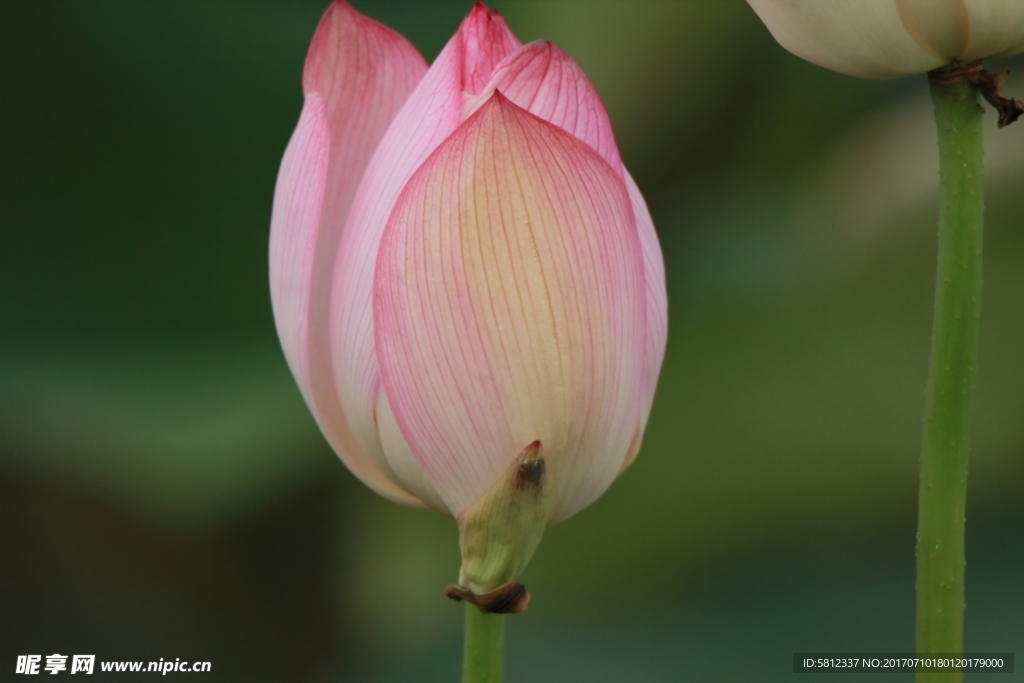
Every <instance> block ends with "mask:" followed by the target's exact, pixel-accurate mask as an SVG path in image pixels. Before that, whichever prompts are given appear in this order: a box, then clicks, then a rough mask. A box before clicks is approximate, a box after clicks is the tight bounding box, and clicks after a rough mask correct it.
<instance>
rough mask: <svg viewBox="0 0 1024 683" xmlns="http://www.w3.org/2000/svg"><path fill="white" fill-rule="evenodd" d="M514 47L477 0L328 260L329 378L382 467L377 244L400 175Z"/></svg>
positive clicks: (377, 159)
mask: <svg viewBox="0 0 1024 683" xmlns="http://www.w3.org/2000/svg"><path fill="white" fill-rule="evenodd" d="M517 47H519V41H517V40H516V38H515V36H513V35H512V33H511V31H510V30H509V28H508V26H507V25H506V24H505V21H504V20H503V19H502V18H501V17H500V16H499V15H498V14H497V13H494V12H490V11H488V10H487V8H485V7H484V6H483V5H481V4H479V3H478V4H477V5H476V6H475V7H474V8H473V10H472V11H471V12H470V13H469V15H468V16H467V17H466V19H465V20H464V21H463V22H462V25H461V26H460V27H459V30H458V32H456V34H455V36H453V37H452V39H451V40H450V41H449V42H448V44H447V45H446V46H445V48H444V50H442V51H441V54H440V55H438V58H437V60H436V61H435V62H434V64H433V65H432V66H431V67H430V69H429V70H428V71H427V73H426V75H425V76H424V77H423V79H422V81H421V82H420V83H419V85H418V86H417V88H416V89H415V91H413V93H412V94H411V95H410V96H409V99H408V101H407V102H406V103H405V106H404V107H403V108H402V110H401V111H400V112H399V113H398V115H397V116H396V117H395V120H394V121H393V122H392V124H391V126H390V128H389V129H388V131H387V133H386V134H385V135H384V138H383V139H382V140H381V142H380V145H379V147H378V149H377V152H376V154H375V155H374V157H373V159H372V160H371V162H370V164H369V166H368V168H367V170H366V173H365V175H364V177H363V180H362V183H361V184H360V186H359V189H358V191H357V194H356V197H355V200H354V201H353V204H352V210H351V213H350V216H349V219H348V223H347V224H346V229H345V234H344V236H343V238H342V242H341V246H340V249H339V251H338V256H337V260H336V262H335V263H334V264H333V268H334V273H335V277H334V282H333V288H332V292H331V301H332V305H331V315H332V318H331V321H330V326H331V334H332V337H331V344H332V349H333V358H334V377H335V381H336V384H337V387H338V394H339V397H340V400H341V405H342V407H343V408H344V410H345V414H346V416H348V418H349V424H351V425H352V430H353V433H354V434H355V437H356V439H357V440H358V441H359V443H360V445H361V446H362V448H363V450H364V451H365V452H366V453H368V454H369V455H370V457H371V458H373V459H374V461H375V462H377V463H378V464H379V465H380V466H381V467H382V468H386V467H389V465H388V457H387V455H386V454H385V452H384V451H383V450H382V447H381V442H380V438H379V435H378V425H377V420H376V416H375V410H376V407H377V405H378V396H377V393H378V387H379V384H380V375H379V372H378V369H377V361H376V357H375V351H374V346H373V329H372V321H373V312H372V300H373V290H372V288H373V270H374V264H375V262H376V257H377V247H378V245H379V244H380V238H381V235H382V234H383V232H384V226H385V224H386V222H387V219H388V216H389V215H390V214H391V210H392V208H393V207H394V205H395V201H396V199H397V197H398V194H399V192H400V191H401V189H402V187H403V186H404V185H405V183H406V181H408V179H409V177H410V176H411V175H412V173H413V171H415V170H416V168H417V167H419V165H420V164H421V163H423V161H424V160H425V159H426V158H427V156H429V155H430V153H431V152H433V151H434V149H435V148H436V147H437V146H438V145H439V144H441V142H442V141H443V140H444V139H445V138H447V137H448V136H449V135H450V134H451V133H452V131H454V130H455V128H456V127H458V125H459V112H460V106H461V102H462V97H463V93H464V91H465V90H470V91H472V90H474V89H477V88H479V87H482V85H483V83H484V82H486V78H487V77H489V76H490V74H491V71H493V69H494V66H495V65H496V64H498V63H499V62H500V61H501V60H502V59H503V58H504V57H505V56H506V55H507V54H509V53H510V52H512V51H513V50H515V49H516V48H517ZM401 469H405V468H401Z"/></svg>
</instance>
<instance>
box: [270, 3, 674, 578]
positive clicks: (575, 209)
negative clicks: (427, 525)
mask: <svg viewBox="0 0 1024 683" xmlns="http://www.w3.org/2000/svg"><path fill="white" fill-rule="evenodd" d="M303 90H304V92H305V105H304V107H303V110H302V114H301V116H300V119H299V123H298V126H297V128H296V130H295V133H294V135H293V137H292V140H291V142H290V143H289V145H288V149H287V150H286V152H285V155H284V159H283V161H282V164H281V170H280V174H279V177H278V183H277V188H276V191H275V196H274V210H273V217H272V224H271V241H270V280H271V293H272V300H273V307H274V315H275V319H276V323H277V329H278V334H279V336H280V339H281V344H282V347H283V348H284V352H285V355H286V357H287V360H288V363H289V366H290V368H291V370H292V372H293V374H294V375H295V377H296V380H297V382H298V384H299V386H300V388H301V390H302V393H303V396H304V397H305V399H306V402H307V403H308V405H309V406H310V408H311V410H312V412H313V414H314V415H315V417H316V420H317V423H318V424H319V426H320V428H321V430H322V431H323V432H324V434H325V436H326V437H327V439H328V441H329V442H330V444H331V446H332V447H333V448H334V450H335V451H336V452H337V453H338V455H339V456H340V457H341V459H342V460H343V461H344V462H345V464H346V465H347V466H348V467H349V468H350V469H351V470H352V471H353V472H354V473H355V474H356V475H357V476H358V477H359V478H360V479H362V480H363V481H364V482H365V483H366V484H367V485H369V486H370V487H371V488H373V489H374V490H376V491H377V492H379V493H380V494H382V495H384V496H386V497H388V498H390V499H392V500H395V501H398V502H402V503H406V504H412V505H421V506H428V507H431V508H434V509H436V510H439V511H442V512H445V513H447V514H450V515H452V516H454V517H456V518H457V519H458V520H459V522H460V530H461V531H462V532H463V537H462V541H463V576H462V581H461V583H462V584H463V585H464V586H466V587H468V588H469V589H470V590H471V591H473V592H476V593H481V592H485V591H488V590H491V589H493V588H494V587H495V585H496V584H497V583H501V582H503V581H508V580H512V579H514V578H515V574H517V572H518V570H519V569H521V565H522V564H525V561H526V559H528V556H529V554H530V553H532V550H533V547H535V545H536V541H537V540H539V531H536V529H533V527H537V526H538V525H539V526H540V527H541V528H542V527H543V525H544V524H545V523H547V524H553V523H556V522H558V521H561V520H564V519H566V518H567V517H569V516H570V515H572V514H574V513H575V512H577V511H578V510H580V509H581V508H583V507H584V506H586V505H588V504H589V503H591V502H592V501H593V500H595V499H596V498H597V497H598V496H599V495H601V493H602V492H603V491H604V490H605V489H606V488H607V487H608V486H609V485H610V484H611V482H612V481H613V480H614V479H615V478H616V476H618V474H619V473H620V472H621V471H622V470H623V469H624V468H625V467H626V466H628V465H629V463H630V462H631V461H632V459H633V458H634V457H635V455H636V452H637V450H638V448H639V446H640V440H641V435H642V433H643V429H644V425H645V423H646V421H647V417H648V413H649V411H650V406H651V401H652V397H653V394H654V388H655V384H656V382H657V376H658V372H659V369H660V365H661V360H662V356H663V353H664V347H665V335H666V297H665V285H664V273H663V266H662V259H661V252H660V249H659V247H658V241H657V237H656V235H655V231H654V227H653V225H652V223H651V219H650V216H649V214H648V211H647V208H646V206H645V205H644V201H643V199H642V197H641V195H640V193H639V191H638V190H637V187H636V185H635V184H634V182H633V180H632V179H631V178H630V176H629V174H628V173H627V172H626V170H625V168H624V167H623V165H622V161H621V160H620V158H619V153H618V149H617V147H616V145H615V141H614V138H613V135H612V130H611V125H610V123H609V121H608V117H607V114H606V113H605V110H604V107H603V105H602V104H601V102H600V99H599V98H598V96H597V94H596V92H595V91H594V89H593V86H592V85H591V84H590V82H589V81H588V80H587V78H586V76H585V75H584V74H583V72H582V70H581V69H580V67H579V66H578V65H577V64H576V63H575V62H574V61H573V60H572V59H571V58H569V57H568V56H567V55H566V54H565V53H564V52H562V51H561V50H559V49H558V48H557V47H555V46H553V45H551V44H550V43H547V42H534V43H529V44H527V45H522V44H520V42H519V41H518V40H517V39H516V38H515V36H514V35H513V34H512V33H511V31H510V30H509V28H508V26H507V25H506V24H505V22H504V20H503V19H502V18H501V17H500V16H499V15H498V14H497V13H494V12H491V11H489V10H487V8H485V7H484V6H482V5H480V4H478V5H477V6H475V7H474V8H473V10H472V11H471V12H470V14H469V15H468V16H467V17H466V19H465V20H464V21H463V23H462V25H461V26H460V27H459V30H458V32H457V33H456V34H455V36H454V37H453V38H452V39H451V40H450V41H449V43H448V44H447V46H446V47H445V48H444V50H443V51H442V52H441V54H440V55H439V56H438V58H437V60H436V61H435V62H434V64H433V65H432V66H431V67H430V68H429V69H428V68H427V66H426V64H425V62H424V61H423V59H422V58H421V57H420V56H419V54H418V53H417V52H416V50H415V49H414V48H413V47H412V46H411V45H410V44H409V43H408V42H407V41H406V40H405V39H404V38H402V37H401V36H399V35H398V34H397V33H395V32H393V31H392V30H390V29H388V28H386V27H384V26H382V25H380V24H378V23H376V22H374V21H373V20H371V19H369V18H367V17H364V16H362V15H360V14H359V13H357V12H356V11H355V10H353V9H352V8H351V7H350V6H348V5H347V4H346V3H344V2H336V3H335V4H333V5H332V6H331V7H330V8H329V9H328V11H327V13H326V14H325V15H324V17H323V19H322V20H321V23H320V25H319V27H318V28H317V31H316V34H315V36H314V38H313V42H312V45H311V47H310V50H309V55H308V57H307V60H306V66H305V70H304V73H303ZM537 462H540V467H539V468H536V467H533V464H532V463H537ZM531 467H533V469H530V468H531ZM516 468H519V470H518V471H519V474H520V476H521V477H522V476H525V477H526V479H527V480H535V481H536V482H540V481H541V477H542V486H543V496H542V497H543V503H542V504H538V505H537V506H535V508H536V514H533V518H534V519H533V521H532V522H530V523H529V524H530V525H532V526H531V529H533V530H528V532H524V533H526V535H527V536H529V537H530V539H529V540H528V541H525V542H524V543H525V545H526V546H529V547H527V548H526V549H525V550H524V551H523V553H522V554H524V555H525V557H521V558H519V559H518V560H515V561H513V562H511V564H512V565H515V566H514V567H513V568H512V569H509V568H508V567H506V568H505V569H503V570H501V571H499V572H497V573H494V572H491V573H490V574H487V573H486V572H484V573H483V574H481V573H479V572H477V573H476V574H474V570H472V568H469V569H467V563H470V564H472V563H471V562H470V560H467V546H472V545H473V543H474V542H476V541H474V539H472V538H469V537H467V535H466V534H467V533H469V532H467V529H469V528H470V527H473V525H474V524H478V523H479V522H480V515H481V514H482V513H481V510H483V509H484V508H485V507H486V508H487V509H488V510H499V513H500V510H502V509H505V508H502V503H495V502H494V501H495V500H497V498H495V496H498V498H501V497H502V496H504V497H505V498H507V497H508V496H507V495H506V494H504V493H501V492H502V491H505V490H506V489H509V486H506V485H505V484H503V483H502V482H507V481H512V480H510V479H509V473H510V472H512V473H515V472H516ZM524 468H526V469H524ZM524 472H525V473H526V474H525V475H524V474H523V473H524ZM513 479H514V477H513ZM514 488H515V486H512V489H514ZM509 490H511V489H509ZM505 498H502V500H505ZM506 502H507V501H506ZM506 507H507V506H506ZM506 512H507V511H506ZM488 514H490V513H488ZM501 514H504V513H501ZM508 514H512V513H508ZM513 517H516V518H517V519H518V518H520V517H524V515H522V514H518V516H516V515H515V514H513ZM526 517H529V515H526ZM474 520H476V521H474ZM524 523H525V522H524ZM485 526H486V525H485ZM492 526H493V525H492ZM487 533H492V534H493V533H495V532H494V529H493V528H492V529H491V530H490V531H489V532H487ZM509 533H512V535H515V533H518V532H514V531H512V532H509ZM484 535H486V534H484ZM477 541H479V536H478V537H477ZM485 574H486V576H485ZM481 577H482V578H481Z"/></svg>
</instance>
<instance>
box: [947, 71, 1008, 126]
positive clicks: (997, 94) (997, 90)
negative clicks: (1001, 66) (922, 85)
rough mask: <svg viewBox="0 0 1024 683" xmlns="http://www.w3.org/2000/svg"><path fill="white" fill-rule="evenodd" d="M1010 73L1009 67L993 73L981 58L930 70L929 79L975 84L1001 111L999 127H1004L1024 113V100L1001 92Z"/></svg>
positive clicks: (990, 102) (997, 109)
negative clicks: (983, 63)
mask: <svg viewBox="0 0 1024 683" xmlns="http://www.w3.org/2000/svg"><path fill="white" fill-rule="evenodd" d="M1008 73H1010V70H1009V69H1006V70H1005V71H1000V72H999V73H993V72H991V71H989V70H988V69H986V68H985V67H984V66H982V64H981V60H980V59H979V60H976V61H973V62H967V63H966V64H950V65H948V66H944V67H942V68H941V69H935V70H934V71H929V72H928V79H929V80H930V81H932V82H933V83H938V84H939V85H950V84H952V83H960V82H962V81H969V82H970V83H972V84H974V86H975V87H976V88H978V90H979V91H981V95H982V97H984V98H985V99H986V100H988V103H989V104H991V105H992V106H993V107H995V108H996V111H998V112H999V127H1000V128H1003V127H1004V126H1008V125H1010V124H1011V123H1013V122H1014V121H1016V120H1017V119H1018V118H1020V116H1021V115H1022V114H1024V102H1021V101H1020V100H1018V99H1014V98H1012V97H1006V96H1004V95H1003V93H1002V92H1001V91H1002V89H1003V82H1004V81H1005V80H1006V74H1008Z"/></svg>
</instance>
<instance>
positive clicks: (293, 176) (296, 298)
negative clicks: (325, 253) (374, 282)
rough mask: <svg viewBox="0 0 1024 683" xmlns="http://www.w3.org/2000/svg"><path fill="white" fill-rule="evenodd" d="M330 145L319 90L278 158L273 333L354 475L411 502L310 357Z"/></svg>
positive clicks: (308, 98) (272, 221) (322, 426)
mask: <svg viewBox="0 0 1024 683" xmlns="http://www.w3.org/2000/svg"><path fill="white" fill-rule="evenodd" d="M329 149H330V133H329V131H328V128H327V109H326V107H325V106H324V101H323V99H322V98H321V97H320V95H319V94H317V93H315V92H314V93H310V94H309V95H307V96H306V103H305V106H303V108H302V114H301V116H300V117H299V123H298V126H296V128H295V132H294V133H293V135H292V139H291V141H290V142H289V143H288V148H287V149H286V150H285V153H284V158H283V159H282V160H281V170H280V172H279V173H278V176H277V186H276V188H275V189H274V209H273V213H272V215H271V219H270V294H271V302H272V305H273V309H274V321H275V323H276V325H277V334H278V337H280V339H281V347H282V348H283V350H284V355H285V358H286V359H287V361H288V366H289V368H291V371H292V374H293V375H294V376H295V379H296V381H297V382H298V385H299V389H300V390H301V391H302V395H303V398H305V399H306V403H307V404H308V405H309V407H310V410H311V411H312V412H313V415H314V417H315V418H316V421H317V423H318V424H319V425H320V429H321V430H322V431H323V433H324V436H325V437H326V438H327V440H328V442H329V443H330V444H331V447H332V448H334V450H335V452H337V453H338V454H339V455H340V456H341V458H342V459H343V460H344V461H345V463H346V464H347V465H348V467H349V468H350V469H351V470H352V471H353V472H354V473H355V474H356V476H358V477H359V478H360V479H362V480H363V481H364V482H366V484H367V485H369V486H370V487H371V488H373V489H374V490H375V491H377V492H378V493H380V494H381V495H383V496H386V497H388V498H390V499H392V500H395V501H398V502H403V503H406V504H416V503H417V502H418V501H417V500H416V499H415V498H413V497H412V496H410V495H409V494H408V493H406V492H405V491H403V490H402V489H400V488H399V487H398V486H396V485H395V484H393V483H392V482H391V481H390V480H389V479H388V478H387V477H385V476H384V475H383V474H381V472H380V470H378V469H377V468H376V467H375V466H374V465H373V464H372V463H371V462H369V461H368V460H367V459H366V457H365V456H364V455H363V454H362V452H361V451H360V449H359V447H358V445H357V444H356V443H355V440H354V439H353V438H352V434H351V432H350V431H349V430H348V427H347V425H346V423H345V420H344V416H342V415H341V411H340V407H338V406H337V405H336V404H337V401H334V403H333V404H332V403H331V399H332V397H333V395H334V394H333V387H332V386H331V385H330V382H329V375H327V374H325V373H323V372H320V371H318V370H317V367H316V366H317V365H318V363H317V361H316V359H315V358H313V357H311V356H312V354H315V353H316V351H315V349H313V348H311V345H310V339H309V333H310V327H311V321H310V318H309V313H310V308H309V300H310V295H311V292H310V289H311V286H312V283H311V278H310V273H311V272H312V269H313V263H314V260H315V258H316V243H317V239H316V238H317V233H318V230H319V224H320V210H321V206H322V203H323V196H324V189H325V185H326V179H327V167H328V150H329ZM325 379H326V380H328V381H327V382H325V381H324V380H325Z"/></svg>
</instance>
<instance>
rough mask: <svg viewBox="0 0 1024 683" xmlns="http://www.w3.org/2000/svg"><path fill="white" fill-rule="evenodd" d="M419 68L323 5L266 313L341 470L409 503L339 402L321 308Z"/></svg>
mask: <svg viewBox="0 0 1024 683" xmlns="http://www.w3.org/2000/svg"><path fill="white" fill-rule="evenodd" d="M426 68H427V67H426V63H425V62H424V61H423V58H422V57H421V56H420V55H419V53H417V52H416V49H415V48H414V47H413V46H412V45H411V44H410V43H409V42H408V41H406V40H405V39H404V38H402V37H401V36H400V35H398V34H397V33H395V32H394V31H392V30H391V29H389V28H387V27H385V26H382V25H380V24H378V23H377V22H375V21H373V20H372V19H369V18H368V17H364V16H362V15H361V14H359V13H358V12H356V11H355V10H353V9H352V8H351V7H350V6H349V5H348V4H347V3H345V2H340V1H338V2H335V3H333V4H332V5H331V6H330V7H329V8H328V10H327V12H326V13H325V14H324V16H323V18H322V19H321V20H320V23H319V25H318V26H317V30H316V33H315V34H314V36H313V41H312V43H311V45H310V49H309V53H308V55H307V57H306V65H305V68H304V71H303V90H304V91H305V92H306V107H305V108H304V110H303V115H302V118H301V119H300V123H299V127H298V129H297V130H296V133H295V136H294V137H293V141H292V143H291V145H290V146H289V150H288V152H286V154H285V159H284V161H283V162H282V168H281V174H280V176H279V180H278V187H277V190H276V192H275V198H274V217H273V219H272V229H271V293H272V296H273V299H274V314H275V319H276V321H277V327H278V333H279V335H280V337H281V340H282V346H283V347H284V350H285V356H286V357H287V359H288V362H289V365H290V366H291V369H292V372H293V374H294V375H295V378H296V380H297V381H298V383H299V385H300V388H301V390H302V393H303V396H304V397H305V398H306V402H307V403H308V404H309V407H310V409H311V410H312V412H313V414H314V416H315V417H316V420H317V423H318V424H319V425H320V428H321V430H322V431H323V432H324V434H325V436H326V437H327V439H328V441H329V442H330V444H331V446H332V448H334V450H335V452H336V453H337V454H338V455H339V456H340V457H341V459H342V460H343V461H344V462H345V464H346V465H347V466H348V467H349V469H351V470H352V471H353V472H354V473H355V474H356V475H357V476H358V477H359V478H360V479H362V480H363V481H364V482H366V483H367V484H369V485H370V486H371V487H372V488H374V489H376V490H377V491H379V492H381V493H382V494H384V495H386V496H387V497H389V498H391V499H393V500H397V501H399V502H404V503H408V504H422V503H421V502H420V501H419V500H418V499H417V498H416V497H415V496H413V495H411V494H409V493H408V492H407V491H405V490H403V489H402V488H401V485H400V484H396V483H394V480H395V479H396V478H395V477H394V476H393V474H392V473H391V472H389V471H387V470H386V469H382V468H380V467H378V466H377V465H376V464H374V462H372V461H371V460H369V459H368V458H367V456H366V454H365V453H364V452H363V450H362V449H361V448H360V447H359V445H358V443H357V442H356V441H355V439H354V438H353V436H352V432H351V429H350V427H349V423H348V420H347V419H346V416H345V415H344V413H343V412H342V409H341V405H340V404H339V402H338V400H337V395H336V394H337V392H336V389H335V387H334V381H333V372H332V370H331V351H330V344H329V312H328V307H329V305H330V298H329V295H330V278H331V274H332V269H333V265H334V259H335V255H336V252H337V249H338V245H339V243H340V241H341V234H342V229H343V227H344V224H345V220H346V217H347V215H348V211H349V207H350V205H351V202H352V197H353V195H354V193H355V189H356V186H357V185H358V183H359V181H360V179H361V177H362V174H363V171H364V170H365V168H366V165H367V163H368V162H369V160H370V157H371V155H372V153H373V150H374V149H375V147H376V145H377V143H378V141H379V140H380V138H381V137H382V136H383V135H384V132H385V130H386V129H387V126H388V125H389V123H390V122H391V119H392V118H393V117H394V115H395V114H396V112H397V111H398V109H399V108H400V107H401V105H402V103H403V102H404V100H405V99H406V97H407V96H408V94H409V93H410V92H411V91H412V89H413V87H414V86H415V85H416V83H417V82H418V81H419V80H420V78H421V76H422V75H423V73H424V72H425V71H426ZM313 167H315V168H316V175H315V177H314V174H312V172H311V171H309V169H311V168H313ZM303 174H304V175H303ZM314 189H315V192H316V193H319V194H316V197H317V199H316V201H315V202H314V201H313V196H314ZM275 264H276V265H275Z"/></svg>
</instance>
